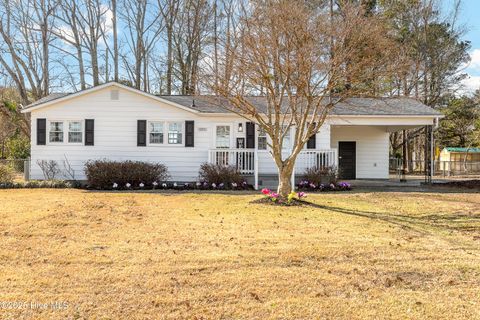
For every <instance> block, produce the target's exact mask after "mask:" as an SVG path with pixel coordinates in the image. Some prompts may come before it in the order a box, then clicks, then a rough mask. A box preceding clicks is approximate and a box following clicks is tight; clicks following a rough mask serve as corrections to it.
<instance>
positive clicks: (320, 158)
mask: <svg viewBox="0 0 480 320" xmlns="http://www.w3.org/2000/svg"><path fill="white" fill-rule="evenodd" d="M256 154H257V152H256V150H254V149H211V150H209V151H208V162H209V163H213V164H217V165H225V166H234V167H236V168H237V170H238V171H239V172H240V173H241V174H256V173H258V171H259V172H260V173H261V172H262V169H261V168H258V159H257V157H256ZM271 165H272V167H275V164H274V162H273V159H272V162H271ZM336 166H337V150H336V149H326V150H304V151H302V152H300V154H299V155H298V157H297V161H296V163H295V172H296V173H297V174H302V173H303V172H304V171H305V170H306V169H308V168H312V167H315V168H325V167H333V168H336Z"/></svg>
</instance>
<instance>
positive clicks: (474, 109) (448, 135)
mask: <svg viewBox="0 0 480 320" xmlns="http://www.w3.org/2000/svg"><path fill="white" fill-rule="evenodd" d="M441 110H442V112H443V113H444V114H445V118H444V119H443V120H442V122H441V124H440V128H439V130H438V135H437V139H438V142H439V146H440V147H442V148H443V147H451V146H455V147H469V146H474V147H476V146H479V145H480V141H478V134H479V132H480V104H479V101H478V100H476V99H475V98H473V97H466V96H463V97H459V98H456V97H450V98H449V99H448V101H447V104H446V106H445V107H443V108H442V109H441Z"/></svg>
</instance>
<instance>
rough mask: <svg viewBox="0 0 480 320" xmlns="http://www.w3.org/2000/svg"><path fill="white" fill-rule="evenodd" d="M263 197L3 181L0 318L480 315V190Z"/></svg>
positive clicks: (425, 316)
mask: <svg viewBox="0 0 480 320" xmlns="http://www.w3.org/2000/svg"><path fill="white" fill-rule="evenodd" d="M259 197H260V196H259V195H257V194H245V193H244V194H240V195H235V194H212V193H201V194H196V193H170V194H168V193H127V192H125V193H120V192H118V193H102V192H88V191H82V190H48V189H45V190H3V191H0V225H1V228H0V318H5V319H9V318H11V319H57V318H61V319H63V318H71V319H337V318H340V319H371V318H375V319H475V318H477V319H480V194H479V193H457V194H454V193H430V192H426V193H408V192H404V193H395V192H385V193H362V192H355V193H335V194H316V195H309V198H308V199H309V201H311V202H313V203H315V206H308V207H291V208H286V207H272V206H268V205H262V204H252V203H250V201H251V200H253V199H257V198H259ZM19 302H22V303H23V302H25V304H21V305H20V306H18V305H14V303H19ZM55 302H56V303H59V304H60V306H59V305H57V306H56V307H55V306H52V303H55ZM63 302H65V303H66V304H65V305H63V304H61V303H63ZM32 304H33V305H32ZM14 306H16V307H18V309H12V307H14Z"/></svg>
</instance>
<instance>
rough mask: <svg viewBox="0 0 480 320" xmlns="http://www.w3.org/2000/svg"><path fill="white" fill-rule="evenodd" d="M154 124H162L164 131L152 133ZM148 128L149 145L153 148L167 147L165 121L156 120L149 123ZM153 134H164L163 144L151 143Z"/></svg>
mask: <svg viewBox="0 0 480 320" xmlns="http://www.w3.org/2000/svg"><path fill="white" fill-rule="evenodd" d="M152 123H161V124H162V131H161V132H152V131H151V124H152ZM147 126H148V145H152V146H164V145H166V143H165V137H166V135H165V121H156V120H152V121H148V123H147ZM151 133H162V134H163V137H162V142H161V143H157V142H153V143H152V142H151V140H150V134H151Z"/></svg>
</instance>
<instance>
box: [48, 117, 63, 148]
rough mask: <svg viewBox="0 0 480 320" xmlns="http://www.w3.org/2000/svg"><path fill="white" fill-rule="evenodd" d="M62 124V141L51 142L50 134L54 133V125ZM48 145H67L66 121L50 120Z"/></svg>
mask: <svg viewBox="0 0 480 320" xmlns="http://www.w3.org/2000/svg"><path fill="white" fill-rule="evenodd" d="M55 122H60V123H62V141H51V140H50V133H51V132H52V130H51V129H52V123H55ZM47 141H48V144H52V145H59V144H65V141H66V140H65V120H48V140H47Z"/></svg>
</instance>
